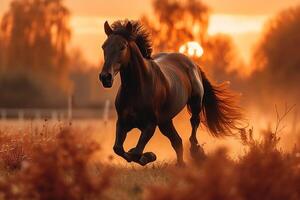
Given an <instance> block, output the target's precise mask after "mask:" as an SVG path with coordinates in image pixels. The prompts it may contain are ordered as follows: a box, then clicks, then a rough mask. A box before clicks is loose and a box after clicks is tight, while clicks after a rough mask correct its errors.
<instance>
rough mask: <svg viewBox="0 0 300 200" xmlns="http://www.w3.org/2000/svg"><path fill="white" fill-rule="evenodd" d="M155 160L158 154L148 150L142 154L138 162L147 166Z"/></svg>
mask: <svg viewBox="0 0 300 200" xmlns="http://www.w3.org/2000/svg"><path fill="white" fill-rule="evenodd" d="M155 160H156V155H155V154H154V153H153V152H146V153H144V154H143V155H142V157H141V158H140V160H139V162H138V163H139V164H140V165H142V166H145V165H147V164H148V163H150V162H154V161H155Z"/></svg>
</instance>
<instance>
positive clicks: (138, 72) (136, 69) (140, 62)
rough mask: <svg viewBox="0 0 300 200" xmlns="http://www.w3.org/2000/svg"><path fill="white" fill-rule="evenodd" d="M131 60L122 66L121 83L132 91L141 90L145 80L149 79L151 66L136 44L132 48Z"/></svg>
mask: <svg viewBox="0 0 300 200" xmlns="http://www.w3.org/2000/svg"><path fill="white" fill-rule="evenodd" d="M130 49H131V50H130V51H131V52H130V54H131V55H130V61H129V63H128V64H127V66H124V67H122V70H121V72H120V74H121V84H122V88H124V89H126V90H130V91H132V92H140V91H141V89H142V87H143V85H144V84H145V81H146V80H148V75H149V70H150V68H149V66H148V65H147V62H148V61H147V60H146V59H144V58H143V56H142V54H141V52H140V51H139V49H138V47H137V46H136V45H135V44H132V45H131V48H130Z"/></svg>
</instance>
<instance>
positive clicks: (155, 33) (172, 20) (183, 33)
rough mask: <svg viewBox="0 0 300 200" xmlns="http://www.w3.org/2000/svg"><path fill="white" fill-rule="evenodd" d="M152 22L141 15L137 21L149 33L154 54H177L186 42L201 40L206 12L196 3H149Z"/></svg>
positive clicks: (163, 0)
mask: <svg viewBox="0 0 300 200" xmlns="http://www.w3.org/2000/svg"><path fill="white" fill-rule="evenodd" d="M153 11H154V17H155V20H153V19H151V18H150V17H148V16H143V17H142V19H141V21H142V22H143V23H144V24H145V25H146V27H147V28H148V29H149V30H150V32H151V34H152V37H153V46H154V48H155V50H156V51H174V50H175V51H178V49H179V47H180V46H181V45H182V44H183V43H185V42H188V41H190V40H198V41H200V42H202V41H204V40H205V37H206V35H207V27H208V18H209V9H208V7H207V6H206V5H205V4H204V3H202V1H197V0H185V1H176V0H153Z"/></svg>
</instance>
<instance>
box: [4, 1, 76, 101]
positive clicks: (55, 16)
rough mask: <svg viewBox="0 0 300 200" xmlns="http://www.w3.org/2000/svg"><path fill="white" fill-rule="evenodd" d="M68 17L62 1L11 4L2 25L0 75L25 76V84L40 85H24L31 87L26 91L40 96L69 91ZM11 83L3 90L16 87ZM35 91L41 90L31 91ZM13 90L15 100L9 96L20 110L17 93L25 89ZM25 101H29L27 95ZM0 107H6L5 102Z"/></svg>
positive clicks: (8, 82)
mask: <svg viewBox="0 0 300 200" xmlns="http://www.w3.org/2000/svg"><path fill="white" fill-rule="evenodd" d="M69 15H70V13H69V11H68V9H67V8H66V7H65V6H64V5H63V4H62V0H13V1H12V2H11V4H10V8H9V10H8V11H7V12H6V13H5V14H4V16H3V17H2V21H1V30H0V32H1V35H2V41H3V43H2V47H3V48H5V55H4V56H2V58H3V59H2V64H1V63H0V64H1V69H2V70H1V73H2V74H0V75H1V76H2V77H3V76H5V73H9V74H10V75H9V76H10V77H13V73H14V72H15V73H16V74H17V75H16V77H19V76H20V75H22V76H27V77H25V78H24V80H27V79H29V80H32V81H30V83H32V84H33V83H36V82H39V83H40V85H38V86H33V85H32V84H25V85H27V86H28V87H30V88H27V89H28V91H42V92H43V93H44V94H40V96H44V97H45V96H51V95H50V94H49V93H50V92H53V91H57V90H60V91H58V93H60V94H62V92H63V91H64V92H65V93H66V92H67V91H68V90H69V87H70V82H69V77H68V55H67V52H66V45H67V43H68V42H69V40H70V34H71V31H70V28H69V27H68V20H69ZM2 47H1V48H2ZM0 56H1V52H0ZM13 80H15V79H11V81H6V82H5V83H6V87H3V88H10V85H9V84H12V86H14V85H18V84H15V83H14V81H13ZM36 87H39V88H40V89H38V90H33V88H36ZM15 89H16V90H15V91H14V92H15V96H14V97H13V96H11V95H9V96H11V98H16V99H19V104H20V105H19V106H21V105H22V103H21V102H22V99H21V98H19V97H18V95H17V94H18V92H17V91H18V90H21V89H22V90H24V89H25V88H23V87H22V88H15ZM25 90H26V89H25ZM6 92H7V93H9V92H12V91H6ZM3 93H4V92H3ZM46 93H48V94H46ZM35 94H36V93H35ZM52 95H53V93H52ZM37 96H38V95H37ZM35 97H36V96H35ZM28 98H32V97H31V96H30V94H28ZM1 103H2V104H4V105H5V102H1Z"/></svg>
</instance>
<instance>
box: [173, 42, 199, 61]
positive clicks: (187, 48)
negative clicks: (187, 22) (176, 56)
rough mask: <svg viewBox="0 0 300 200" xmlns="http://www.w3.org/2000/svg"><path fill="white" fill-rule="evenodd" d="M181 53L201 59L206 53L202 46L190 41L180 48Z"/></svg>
mask: <svg viewBox="0 0 300 200" xmlns="http://www.w3.org/2000/svg"><path fill="white" fill-rule="evenodd" d="M179 52H180V53H184V54H187V55H189V56H191V57H201V56H202V55H203V53H204V51H203V48H202V47H201V45H200V44H199V43H198V42H196V41H190V42H187V43H185V44H183V45H181V46H180V48H179Z"/></svg>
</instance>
